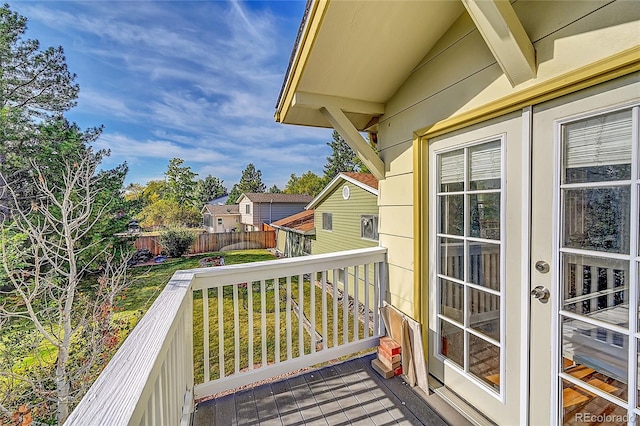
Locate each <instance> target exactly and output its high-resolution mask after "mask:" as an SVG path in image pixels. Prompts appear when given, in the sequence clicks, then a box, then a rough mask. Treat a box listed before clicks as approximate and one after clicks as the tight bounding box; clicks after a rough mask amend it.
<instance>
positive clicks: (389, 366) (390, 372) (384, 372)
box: [371, 336, 402, 379]
mask: <svg viewBox="0 0 640 426" xmlns="http://www.w3.org/2000/svg"><path fill="white" fill-rule="evenodd" d="M401 352H402V347H401V346H400V344H399V343H398V342H396V341H395V340H393V339H392V338H391V337H389V336H385V337H381V338H380V343H379V345H378V357H377V358H376V359H374V360H372V361H371V367H372V368H373V369H374V370H376V371H377V372H378V374H380V375H381V376H382V377H384V378H385V379H388V378H390V377H393V376H397V375H399V374H402V354H401Z"/></svg>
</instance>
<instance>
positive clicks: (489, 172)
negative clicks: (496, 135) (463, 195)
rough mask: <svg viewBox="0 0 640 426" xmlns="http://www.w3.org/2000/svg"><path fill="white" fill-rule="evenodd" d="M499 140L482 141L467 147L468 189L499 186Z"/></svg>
mask: <svg viewBox="0 0 640 426" xmlns="http://www.w3.org/2000/svg"><path fill="white" fill-rule="evenodd" d="M500 149H501V144H500V141H495V142H489V143H484V144H482V145H477V146H473V147H470V148H469V157H470V160H469V163H470V167H469V189H470V190H482V189H498V188H500V180H501V176H500V170H501V156H502V153H501V152H500Z"/></svg>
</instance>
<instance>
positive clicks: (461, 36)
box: [378, 0, 640, 315]
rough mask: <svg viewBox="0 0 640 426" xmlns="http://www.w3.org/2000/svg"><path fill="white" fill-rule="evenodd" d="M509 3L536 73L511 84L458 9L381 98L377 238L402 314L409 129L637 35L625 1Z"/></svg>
mask: <svg viewBox="0 0 640 426" xmlns="http://www.w3.org/2000/svg"><path fill="white" fill-rule="evenodd" d="M513 7H514V10H515V11H516V13H517V14H518V16H519V18H520V20H521V21H522V24H523V26H524V28H525V30H526V32H527V34H528V36H529V38H530V39H531V41H532V42H533V45H534V47H535V49H536V54H537V63H538V68H537V78H535V79H533V80H530V81H528V82H525V83H522V84H520V85H518V86H516V87H512V86H511V85H510V84H509V82H508V80H507V78H506V77H505V76H504V75H503V73H502V71H501V69H500V67H499V65H498V64H497V62H496V60H495V58H494V57H493V56H492V54H491V52H490V51H489V49H488V47H487V46H486V44H485V42H484V40H483V39H482V37H481V35H480V33H479V32H478V30H477V29H476V28H475V26H474V24H473V22H472V20H471V18H470V17H469V16H468V15H467V13H466V12H464V13H463V14H462V15H461V16H460V18H459V19H458V20H457V22H456V23H455V24H454V25H453V26H452V27H451V28H450V29H449V31H448V32H447V33H445V34H444V35H443V37H442V38H441V39H440V41H439V42H438V43H436V45H435V46H434V47H433V49H432V50H431V51H430V52H428V53H427V54H426V55H425V58H424V59H423V60H422V61H421V63H420V64H418V66H416V68H415V69H414V70H413V72H412V74H411V75H410V76H409V78H408V79H407V80H406V81H405V82H404V83H403V84H402V85H401V86H400V88H399V89H398V90H397V92H396V93H395V95H394V96H393V97H392V98H391V99H390V100H389V101H388V102H387V104H386V110H385V114H384V116H383V117H382V119H381V120H380V122H379V126H378V131H379V138H378V140H379V147H378V148H379V150H380V155H381V157H382V159H383V160H384V162H385V166H386V170H387V172H386V179H385V180H384V181H381V182H380V195H379V205H380V211H381V217H380V225H379V226H380V242H381V245H383V246H385V247H387V248H389V264H390V265H389V278H390V288H389V292H390V301H391V302H392V303H393V304H394V305H396V306H398V307H399V308H400V309H401V310H403V311H404V312H405V313H406V314H408V315H412V314H413V312H414V305H413V303H414V301H413V297H414V295H413V294H412V291H410V289H412V288H413V284H412V282H410V281H409V280H413V270H414V262H415V259H414V258H413V256H414V247H413V236H412V234H409V235H407V231H408V228H407V226H400V225H399V224H398V223H396V221H397V217H398V216H397V214H398V213H399V212H402V214H403V216H402V217H403V221H404V222H407V223H409V224H413V207H412V206H413V193H414V187H413V186H414V185H413V182H414V177H413V153H412V144H413V140H414V138H415V132H417V131H420V129H424V128H426V127H428V126H431V125H433V124H434V123H437V122H439V121H442V120H445V119H448V118H450V117H453V116H456V115H458V114H461V113H463V112H465V111H469V110H472V109H474V108H479V107H482V106H483V105H485V104H487V103H489V102H492V101H495V100H497V99H501V98H504V97H506V96H509V95H510V94H513V93H516V92H519V91H522V90H523V89H527V88H532V87H535V86H537V85H540V84H544V82H545V81H549V80H551V79H553V78H555V77H558V76H559V75H562V74H565V73H568V72H570V71H572V70H576V69H578V68H580V67H583V66H586V65H589V64H591V63H594V62H596V61H599V60H603V59H606V58H608V57H610V56H612V55H614V54H616V53H619V52H621V51H624V50H627V49H631V48H633V47H635V46H637V45H638V40H640V25H639V24H638V18H639V13H640V12H639V9H638V6H637V3H636V2H633V1H618V2H614V3H609V2H608V1H590V2H548V1H545V2H539V1H526V0H519V1H516V2H515V3H514V4H513ZM541 17H545V19H541ZM551 17H553V18H551ZM421 178H422V179H426V177H421ZM423 181H426V180H423ZM389 216H391V217H390V218H389ZM419 220H426V218H419ZM423 285H424V283H423Z"/></svg>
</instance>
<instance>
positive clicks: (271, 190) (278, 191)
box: [269, 185, 282, 194]
mask: <svg viewBox="0 0 640 426" xmlns="http://www.w3.org/2000/svg"><path fill="white" fill-rule="evenodd" d="M269 193H270V194H282V190H281V189H280V188H278V185H273V186H272V187H271V188H269Z"/></svg>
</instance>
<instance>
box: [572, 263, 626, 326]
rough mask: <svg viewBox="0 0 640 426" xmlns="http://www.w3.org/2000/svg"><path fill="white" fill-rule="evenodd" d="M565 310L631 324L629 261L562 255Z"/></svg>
mask: <svg viewBox="0 0 640 426" xmlns="http://www.w3.org/2000/svg"><path fill="white" fill-rule="evenodd" d="M562 259H563V262H562V270H563V278H564V279H563V292H562V296H563V301H562V304H563V309H564V310H566V311H569V312H574V313H576V314H581V315H585V316H588V317H591V318H594V319H598V320H600V321H605V322H607V323H609V324H616V325H619V326H622V327H628V326H629V262H626V261H622V260H617V259H606V258H601V257H595V256H580V255H575V254H568V253H563V254H562Z"/></svg>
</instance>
